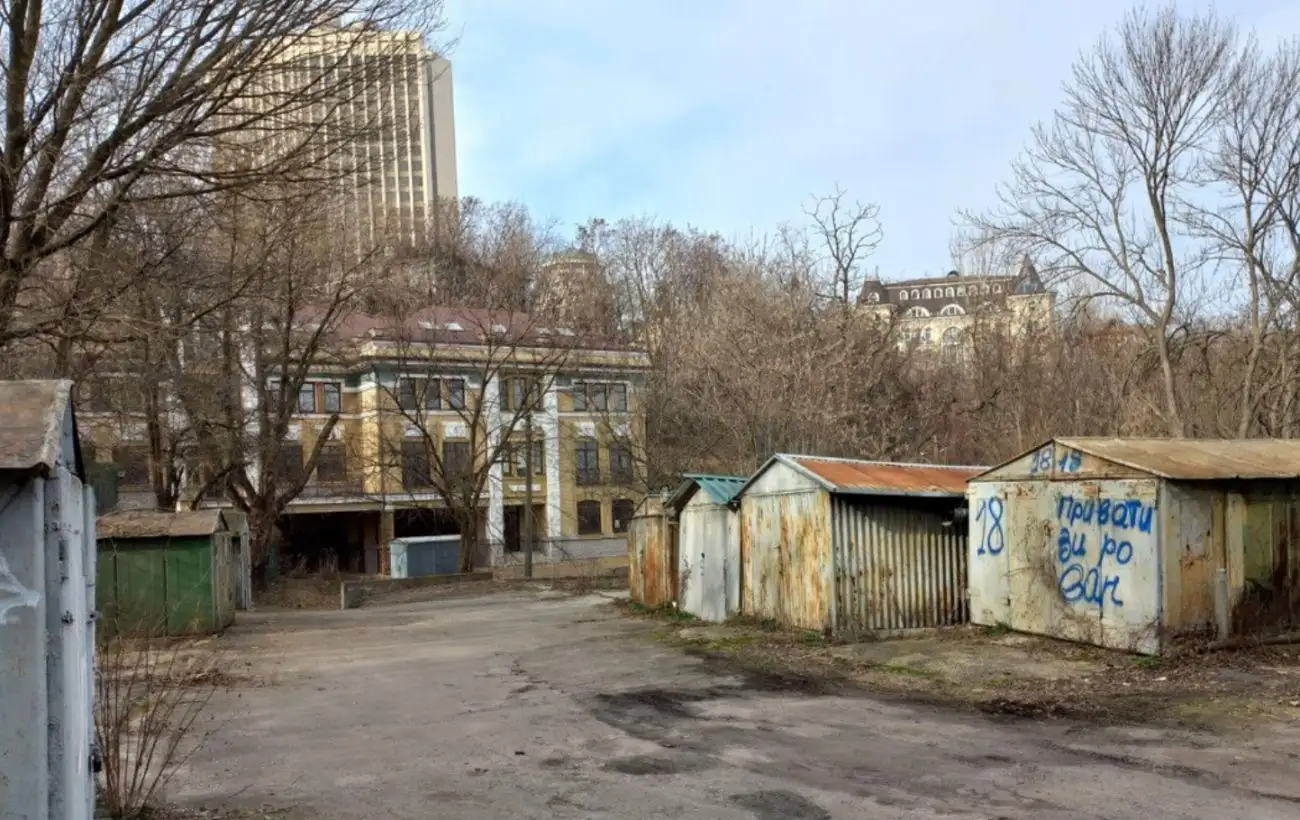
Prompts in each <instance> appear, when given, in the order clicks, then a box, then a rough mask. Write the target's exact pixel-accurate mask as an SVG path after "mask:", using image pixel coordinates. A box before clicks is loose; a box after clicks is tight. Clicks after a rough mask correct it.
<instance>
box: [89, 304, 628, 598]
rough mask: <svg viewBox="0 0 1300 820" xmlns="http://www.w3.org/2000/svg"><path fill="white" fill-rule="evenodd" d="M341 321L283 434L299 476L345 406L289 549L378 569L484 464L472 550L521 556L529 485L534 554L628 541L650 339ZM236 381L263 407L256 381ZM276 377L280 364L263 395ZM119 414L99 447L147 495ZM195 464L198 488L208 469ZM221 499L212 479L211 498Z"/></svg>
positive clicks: (522, 322)
mask: <svg viewBox="0 0 1300 820" xmlns="http://www.w3.org/2000/svg"><path fill="white" fill-rule="evenodd" d="M339 335H340V336H341V337H342V338H341V339H340V340H339V342H338V344H337V347H336V349H335V350H334V351H333V355H332V357H331V358H333V359H335V360H336V361H338V362H339V363H338V364H334V365H321V366H318V367H313V368H311V371H310V376H309V377H308V379H307V380H306V382H305V383H304V384H303V385H302V389H301V391H299V393H298V395H297V399H296V412H295V413H294V417H293V420H292V422H291V423H290V425H289V429H288V435H287V439H286V440H285V441H284V442H282V443H281V444H280V445H279V446H278V448H277V449H278V463H277V464H275V465H274V469H275V471H276V473H277V474H278V475H282V476H286V477H292V476H295V475H297V476H300V475H301V471H302V469H303V468H304V466H305V465H306V464H307V462H308V461H309V460H310V454H311V453H312V452H313V451H314V449H315V446H316V443H317V441H318V439H319V437H320V435H321V434H322V432H323V431H324V430H325V429H326V427H327V426H328V422H329V420H330V419H331V418H332V417H334V416H337V420H336V422H335V425H334V427H333V429H332V431H331V433H330V439H329V441H327V442H325V443H324V444H323V445H322V447H321V450H320V453H319V455H318V457H317V461H316V464H315V468H314V470H313V473H312V475H311V476H310V477H309V479H308V481H307V483H306V485H305V487H304V490H303V492H302V493H300V494H299V495H298V496H297V497H296V498H294V499H293V500H292V501H291V502H290V503H289V505H288V510H287V515H286V516H285V518H284V521H283V530H284V532H285V534H286V536H287V543H286V545H285V552H286V553H287V554H289V555H291V556H292V555H297V556H298V557H300V558H301V557H305V558H307V559H308V561H309V563H315V562H316V561H317V560H318V559H320V558H321V557H323V556H326V555H329V554H331V553H332V555H333V558H334V559H335V560H337V563H338V565H339V566H340V567H341V568H342V569H344V570H351V571H365V572H384V571H386V570H387V568H388V567H387V558H386V553H387V550H386V547H387V545H388V542H389V541H391V540H392V539H393V538H395V537H408V536H421V535H446V534H456V533H457V532H458V525H457V523H456V520H455V517H454V516H453V515H452V514H451V510H450V509H449V505H448V504H447V502H446V497H445V495H444V494H443V492H441V491H440V490H439V483H440V482H443V486H444V487H445V486H446V484H445V477H447V476H450V475H452V474H455V475H461V474H463V473H468V474H470V475H471V476H479V477H486V482H485V483H483V485H482V487H483V489H482V492H481V494H475V495H476V497H477V501H478V503H477V505H476V506H477V507H478V508H479V510H480V513H479V515H478V518H479V519H480V521H481V526H480V531H479V533H478V541H479V543H480V549H479V553H478V555H477V556H476V564H478V565H487V564H491V565H501V564H504V563H511V562H513V561H515V560H522V554H521V548H522V546H523V534H524V531H525V527H526V524H525V514H524V508H525V500H526V498H527V497H528V495H529V494H530V492H531V496H532V501H533V521H534V525H533V527H534V528H533V532H534V535H535V538H536V539H537V541H536V543H537V544H538V547H537V549H538V552H536V553H535V560H538V561H548V560H550V561H559V560H566V559H578V558H591V557H605V556H614V555H623V554H625V551H626V546H625V541H624V536H623V533H625V532H626V529H627V524H628V521H629V520H630V518H631V516H632V511H633V509H634V508H635V506H636V503H637V502H638V501H639V500H640V498H641V496H642V494H643V491H642V489H641V488H643V487H644V482H645V480H644V470H643V457H642V454H643V453H644V446H643V443H644V435H645V422H644V413H643V411H642V408H641V404H640V401H641V394H640V391H641V388H642V386H643V384H644V376H645V373H646V372H647V371H648V369H649V360H648V358H647V356H646V354H645V353H644V352H642V351H640V350H636V349H631V348H628V347H626V346H619V345H615V344H612V343H607V342H602V341H599V340H596V339H591V338H583V337H580V336H577V335H575V334H574V333H573V332H572V331H568V330H565V329H562V328H548V327H543V326H540V325H538V324H537V323H536V322H535V321H534V320H532V319H531V318H530V317H527V316H523V315H521V314H493V313H489V312H487V311H472V310H461V309H442V308H434V309H427V310H422V311H418V312H416V313H415V314H413V315H412V316H411V317H409V318H408V319H407V320H405V322H404V324H403V327H402V328H400V329H397V330H393V329H392V322H391V321H390V320H386V319H382V318H379V317H371V316H360V315H354V316H351V317H349V318H348V319H347V321H346V322H345V325H344V327H343V328H342V329H341V330H340V332H339ZM530 391H532V392H533V395H534V397H535V400H534V401H533V402H531V403H530V402H528V401H527V397H528V395H529V393H530ZM242 392H243V393H244V396H245V402H246V405H247V406H246V409H248V410H250V413H249V416H250V417H256V414H255V413H253V412H251V410H252V409H253V408H255V406H256V405H255V402H256V401H257V391H256V390H252V389H250V388H249V387H248V386H245V389H244V390H243V391H242ZM278 392H279V388H278V385H276V383H275V381H274V379H273V378H272V379H270V380H269V384H268V385H267V389H265V390H264V391H263V395H264V396H266V395H278ZM529 404H531V409H530V408H529V406H528V405H529ZM530 417H531V418H530ZM109 426H111V427H113V428H114V430H116V431H118V432H120V433H125V435H117V436H116V441H111V442H110V441H108V440H107V439H105V438H104V437H105V436H106V435H108V436H110V437H112V436H113V432H112V431H107V428H106V430H105V432H103V433H101V434H100V435H99V438H100V439H103V440H102V441H101V442H99V443H100V444H101V445H102V446H98V447H96V448H95V450H96V458H97V460H99V461H108V460H110V459H111V460H112V461H113V462H114V463H116V464H118V465H119V468H120V475H121V476H122V479H123V486H122V487H121V491H122V497H123V499H124V500H126V501H128V502H130V501H131V500H132V499H133V498H134V500H135V501H136V505H148V504H149V502H150V499H151V497H152V493H150V492H149V486H148V482H149V475H148V472H149V471H148V461H147V449H146V448H142V442H140V441H139V440H137V439H138V436H136V435H134V433H135V432H142V431H132V430H129V429H127V428H125V427H121V426H120V425H116V424H113V425H109ZM530 436H531V440H532V442H533V446H532V458H531V459H527V458H525V455H524V453H525V451H526V449H527V448H526V446H525V441H526V440H527V439H528V438H529V437H530ZM530 461H531V464H530V463H529V462H530ZM529 467H531V471H532V475H531V476H530V475H528V468H529ZM250 472H252V473H255V472H256V471H255V470H253V471H250ZM189 478H190V481H189V491H190V494H189V497H191V498H192V497H193V493H195V492H198V489H197V487H196V486H195V485H197V484H198V481H197V480H196V479H193V477H189ZM530 484H531V488H530V486H529V485H530ZM463 497H464V496H457V498H458V499H459V498H463ZM225 503H227V502H225V501H224V500H223V499H221V498H220V497H218V496H217V495H216V494H214V495H213V497H211V498H207V499H204V501H203V502H202V504H203V505H205V506H217V505H223V504H225ZM462 506H463V505H462Z"/></svg>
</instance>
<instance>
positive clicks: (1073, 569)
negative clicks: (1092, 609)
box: [1057, 564, 1124, 608]
mask: <svg viewBox="0 0 1300 820" xmlns="http://www.w3.org/2000/svg"><path fill="white" fill-rule="evenodd" d="M1119 581H1120V578H1119V576H1118V575H1106V574H1104V573H1103V572H1102V570H1101V567H1089V568H1088V569H1084V567H1083V564H1070V565H1069V566H1068V567H1066V568H1065V569H1064V570H1063V571H1062V572H1061V577H1060V579H1059V580H1058V581H1057V586H1058V587H1059V588H1060V590H1061V597H1062V598H1064V599H1065V602H1066V603H1067V604H1074V603H1078V602H1079V601H1084V602H1086V603H1089V604H1093V605H1094V606H1099V607H1104V606H1105V605H1106V604H1110V605H1111V606H1113V607H1119V608H1123V606H1124V602H1123V601H1122V600H1120V597H1119ZM1107 594H1109V595H1110V599H1109V600H1107V597H1106V596H1107Z"/></svg>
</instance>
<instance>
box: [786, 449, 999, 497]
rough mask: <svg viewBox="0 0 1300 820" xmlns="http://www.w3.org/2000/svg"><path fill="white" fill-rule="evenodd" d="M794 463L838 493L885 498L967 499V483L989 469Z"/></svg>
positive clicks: (877, 463)
mask: <svg viewBox="0 0 1300 820" xmlns="http://www.w3.org/2000/svg"><path fill="white" fill-rule="evenodd" d="M792 460H793V461H794V462H795V463H797V464H798V465H799V466H800V467H802V468H804V469H805V470H808V471H809V472H811V473H813V474H814V475H816V476H817V477H818V478H820V479H821V480H822V481H825V482H826V483H827V484H830V485H832V486H833V487H834V490H835V492H840V493H854V492H860V493H878V494H881V495H964V494H965V493H966V480H967V479H969V478H970V477H971V476H974V475H978V474H979V473H981V472H983V471H984V469H985V468H983V467H946V466H943V465H938V464H894V463H889V462H882V461H854V460H851V459H823V458H814V457H810V456H793V457H792Z"/></svg>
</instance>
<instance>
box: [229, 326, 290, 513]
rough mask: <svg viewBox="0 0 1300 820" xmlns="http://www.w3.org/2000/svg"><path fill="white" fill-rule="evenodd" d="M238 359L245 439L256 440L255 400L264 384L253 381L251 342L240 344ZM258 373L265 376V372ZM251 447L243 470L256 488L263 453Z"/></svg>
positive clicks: (257, 415)
mask: <svg viewBox="0 0 1300 820" xmlns="http://www.w3.org/2000/svg"><path fill="white" fill-rule="evenodd" d="M249 336H250V337H251V336H252V334H249ZM239 359H240V361H239V365H240V367H239V371H240V375H239V393H240V400H241V402H242V403H243V405H244V418H246V419H247V422H246V423H245V425H244V427H245V431H246V433H247V439H246V440H247V441H253V442H256V441H260V440H261V437H260V436H259V435H258V434H259V433H260V431H261V422H260V421H259V418H260V416H259V414H258V412H257V402H258V399H259V397H260V396H262V395H263V394H264V391H265V389H266V385H265V384H260V385H259V384H257V383H256V382H255V381H254V379H255V378H257V376H258V375H259V374H258V373H257V372H256V370H257V368H256V366H255V364H256V363H255V362H254V361H253V346H252V343H245V344H243V345H241V346H240V349H239ZM260 375H262V376H263V377H265V374H260ZM281 375H283V374H281ZM290 400H292V399H290ZM252 449H253V452H252V453H251V455H252V458H251V459H249V463H248V466H247V467H244V468H243V470H244V474H245V475H246V476H247V478H248V481H249V483H250V484H251V485H252V486H253V489H254V490H257V489H259V488H258V477H259V476H261V474H262V469H261V461H262V456H263V455H264V454H263V453H262V452H261V450H260V449H259V448H258V447H256V446H254V447H253V448H252Z"/></svg>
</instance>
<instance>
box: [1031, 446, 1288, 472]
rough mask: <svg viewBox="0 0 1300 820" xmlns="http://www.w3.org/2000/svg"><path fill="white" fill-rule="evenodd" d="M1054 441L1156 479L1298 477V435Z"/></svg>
mask: <svg viewBox="0 0 1300 820" xmlns="http://www.w3.org/2000/svg"><path fill="white" fill-rule="evenodd" d="M1055 441H1056V442H1057V443H1059V444H1061V445H1062V446H1065V447H1071V448H1073V449H1075V450H1078V451H1079V452H1081V453H1086V454H1088V455H1090V456H1095V457H1097V458H1100V459H1105V460H1106V461H1112V462H1114V463H1116V464H1121V465H1123V466H1125V467H1132V468H1133V469H1135V470H1141V471H1143V472H1146V473H1150V474H1152V475H1154V476H1159V477H1160V478H1168V479H1182V480H1187V481H1214V480H1220V481H1222V480H1228V479H1269V478H1272V479H1282V478H1300V440H1296V439H1262V438H1254V439H1172V438H1058V439H1055ZM1040 447H1041V445H1040ZM1035 449H1040V448H1035Z"/></svg>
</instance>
